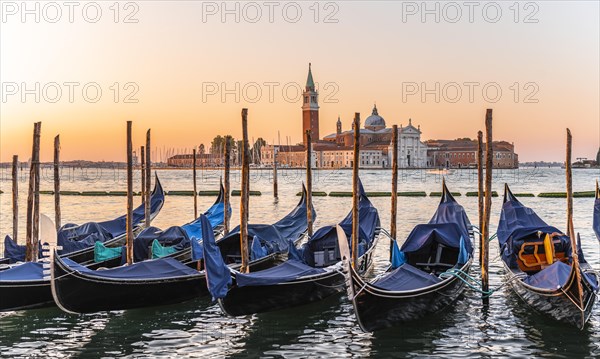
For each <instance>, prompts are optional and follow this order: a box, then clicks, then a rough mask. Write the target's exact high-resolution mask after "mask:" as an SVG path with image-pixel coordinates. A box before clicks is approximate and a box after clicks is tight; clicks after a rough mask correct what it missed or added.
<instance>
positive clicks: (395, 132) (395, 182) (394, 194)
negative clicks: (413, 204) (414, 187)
mask: <svg viewBox="0 0 600 359" xmlns="http://www.w3.org/2000/svg"><path fill="white" fill-rule="evenodd" d="M392 151H394V152H393V153H392V209H391V211H392V213H391V217H390V236H391V237H392V238H391V239H390V262H391V261H392V253H393V252H394V241H395V240H396V236H397V230H396V217H397V212H398V125H394V126H393V127H392Z"/></svg>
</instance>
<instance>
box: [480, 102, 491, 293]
mask: <svg viewBox="0 0 600 359" xmlns="http://www.w3.org/2000/svg"><path fill="white" fill-rule="evenodd" d="M485 141H486V144H485V146H486V154H485V158H486V161H485V200H484V208H483V213H484V219H483V230H482V232H481V233H482V236H483V239H482V241H483V243H482V244H483V246H482V253H481V289H482V290H483V292H488V291H489V288H490V284H489V271H488V268H489V251H490V245H489V237H490V210H491V208H492V168H493V167H494V157H493V156H494V151H493V148H492V143H493V136H492V109H488V110H487V112H486V114H485ZM487 300H488V298H487V296H485V297H484V303H487Z"/></svg>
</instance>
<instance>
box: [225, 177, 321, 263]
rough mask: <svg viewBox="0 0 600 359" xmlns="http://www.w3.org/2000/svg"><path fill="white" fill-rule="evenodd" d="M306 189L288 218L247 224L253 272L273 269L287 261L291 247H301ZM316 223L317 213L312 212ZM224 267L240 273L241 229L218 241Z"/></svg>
mask: <svg viewBox="0 0 600 359" xmlns="http://www.w3.org/2000/svg"><path fill="white" fill-rule="evenodd" d="M307 210H308V206H307V202H306V188H305V187H304V185H302V194H301V198H300V201H299V202H298V204H297V205H296V207H295V208H294V209H293V210H292V211H291V212H290V213H288V214H287V215H286V216H285V217H283V218H282V219H280V220H279V221H277V222H275V223H273V224H257V223H250V224H248V249H249V251H250V261H249V263H248V265H249V267H250V270H251V271H258V270H262V269H267V268H271V267H273V266H274V265H276V264H278V263H281V262H282V261H284V260H285V259H286V255H287V253H288V251H289V247H290V245H291V244H296V243H298V242H299V241H300V240H301V239H302V238H304V236H305V234H306V230H307V228H308V222H307V219H306V215H307ZM312 213H313V220H314V219H316V216H317V214H316V212H315V210H314V208H313V209H312ZM216 245H217V246H218V249H219V252H220V253H221V255H222V257H223V261H224V262H225V264H226V265H227V266H229V267H231V268H233V269H239V268H240V267H241V263H242V256H241V250H240V226H236V227H235V228H234V229H233V230H232V231H231V232H230V233H228V234H227V235H225V236H224V237H222V238H221V239H219V240H218V241H216Z"/></svg>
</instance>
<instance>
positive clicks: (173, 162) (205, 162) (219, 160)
mask: <svg viewBox="0 0 600 359" xmlns="http://www.w3.org/2000/svg"><path fill="white" fill-rule="evenodd" d="M193 163H194V155H192V154H184V155H175V156H172V157H169V158H168V159H167V166H169V167H184V168H191V167H193ZM196 166H198V167H221V166H223V157H221V156H215V155H213V154H209V153H202V154H200V153H198V154H196Z"/></svg>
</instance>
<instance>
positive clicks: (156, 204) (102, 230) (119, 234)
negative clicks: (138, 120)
mask: <svg viewBox="0 0 600 359" xmlns="http://www.w3.org/2000/svg"><path fill="white" fill-rule="evenodd" d="M164 202H165V192H164V190H163V188H162V185H161V183H160V181H159V179H158V176H156V180H155V184H154V189H153V190H152V194H151V196H150V218H152V219H154V218H155V217H156V216H157V215H158V213H159V212H160V210H161V209H162V207H163V204H164ZM144 218H145V208H144V204H142V205H140V206H139V207H137V208H136V209H134V210H133V226H134V232H135V233H139V232H140V231H141V230H142V228H143V223H144ZM125 220H126V219H125V215H122V216H120V217H117V218H115V219H113V220H110V221H104V222H89V223H85V224H81V225H76V224H73V223H67V224H65V225H63V226H62V227H61V228H60V229H59V230H58V246H60V247H62V249H60V250H59V252H58V253H59V254H60V255H62V256H67V257H68V258H70V259H71V260H73V261H75V262H77V263H80V264H84V265H90V264H92V263H93V260H94V244H95V243H96V242H98V241H99V242H102V243H103V244H104V245H105V246H106V247H118V246H122V245H123V244H124V243H125V229H126V221H125ZM40 245H41V244H40ZM25 250H26V247H25V246H24V245H17V244H16V243H15V242H14V241H13V240H12V239H11V238H10V236H6V238H5V239H4V256H5V258H7V259H9V261H10V262H11V263H15V262H19V261H20V262H23V261H25ZM41 253H42V251H41V250H40V258H41Z"/></svg>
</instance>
